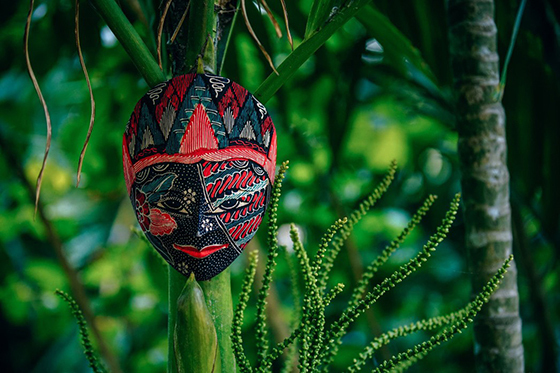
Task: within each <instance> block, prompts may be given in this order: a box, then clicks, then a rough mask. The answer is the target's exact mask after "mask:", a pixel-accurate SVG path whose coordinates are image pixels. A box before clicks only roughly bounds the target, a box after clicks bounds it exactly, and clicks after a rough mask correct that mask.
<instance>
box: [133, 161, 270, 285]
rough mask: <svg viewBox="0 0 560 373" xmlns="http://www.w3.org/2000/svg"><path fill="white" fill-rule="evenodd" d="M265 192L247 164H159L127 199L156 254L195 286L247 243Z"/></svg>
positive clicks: (261, 175)
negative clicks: (192, 274) (193, 279)
mask: <svg viewBox="0 0 560 373" xmlns="http://www.w3.org/2000/svg"><path fill="white" fill-rule="evenodd" d="M270 189H271V186H270V181H269V179H268V177H267V176H266V173H265V171H264V169H263V168H262V167H261V166H259V165H258V164H256V163H255V162H252V161H247V160H228V161H222V162H205V161H202V162H199V163H196V164H181V163H161V164H156V165H153V166H149V167H146V168H145V169H143V170H142V171H140V172H138V173H137V174H136V180H135V182H134V184H133V185H132V189H131V199H132V203H133V205H134V206H135V209H136V216H137V218H138V222H139V223H140V226H141V227H142V230H143V231H144V233H145V234H146V236H147V237H148V239H149V241H150V242H151V243H152V244H153V245H154V247H155V248H156V249H157V250H158V252H159V253H160V254H161V255H162V256H163V257H164V259H165V260H166V261H167V262H168V263H169V264H170V265H171V266H173V267H174V268H175V269H177V270H178V271H179V272H181V273H183V274H184V275H186V276H188V275H189V274H190V273H191V272H194V274H195V277H196V279H197V280H199V281H200V280H206V279H209V278H212V277H213V276H215V275H217V274H218V273H220V272H221V271H223V270H224V269H225V268H226V267H228V266H229V265H230V264H231V262H233V260H234V259H235V258H237V256H238V255H239V254H240V253H241V251H242V250H243V248H245V246H246V245H247V243H248V242H249V240H251V238H253V236H254V235H255V233H256V231H257V228H258V227H259V225H260V223H261V221H262V219H263V216H264V212H265V209H266V205H267V203H268V197H269V193H270Z"/></svg>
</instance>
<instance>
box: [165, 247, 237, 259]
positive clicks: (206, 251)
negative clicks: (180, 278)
mask: <svg viewBox="0 0 560 373" xmlns="http://www.w3.org/2000/svg"><path fill="white" fill-rule="evenodd" d="M228 246H229V244H227V243H226V244H221V245H220V244H218V245H208V246H204V247H203V248H200V249H199V248H197V247H194V246H191V245H179V244H176V243H174V244H173V247H174V248H175V249H176V250H180V251H182V252H184V253H185V254H187V255H190V256H192V257H193V258H196V259H202V258H206V257H207V256H208V255H211V254H214V253H215V252H216V251H220V250H222V249H225V248H226V247H228Z"/></svg>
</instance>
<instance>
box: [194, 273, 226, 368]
mask: <svg viewBox="0 0 560 373" xmlns="http://www.w3.org/2000/svg"><path fill="white" fill-rule="evenodd" d="M198 284H199V285H200V287H201V288H202V290H203V291H204V296H205V297H206V305H207V306H208V310H209V311H210V316H212V320H214V326H215V327H216V334H217V335H218V348H219V349H220V359H221V362H222V364H221V365H222V367H223V371H224V372H235V357H234V356H233V348H232V343H231V324H232V320H233V305H232V298H231V275H230V269H229V267H228V268H226V269H225V270H224V271H223V272H222V273H220V274H219V275H217V276H216V277H213V278H211V279H210V280H208V281H200V282H199V283H198Z"/></svg>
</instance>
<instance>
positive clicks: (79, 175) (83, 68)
mask: <svg viewBox="0 0 560 373" xmlns="http://www.w3.org/2000/svg"><path fill="white" fill-rule="evenodd" d="M75 5H76V13H75V16H74V20H75V25H76V28H75V30H74V31H75V34H76V48H78V56H79V57H80V65H81V66H82V70H83V72H84V76H85V77H86V82H87V86H88V90H89V98H90V102H91V116H90V118H89V128H88V133H87V136H86V141H85V142H84V147H83V148H82V152H81V153H80V160H79V161H78V175H77V178H76V187H77V186H78V185H80V179H81V177H82V165H83V163H84V157H85V155H86V149H87V146H88V143H89V138H90V136H91V132H92V131H93V123H94V122H95V99H94V98H93V89H92V88H91V81H90V80H89V74H88V71H87V68H86V63H85V62H84V56H83V54H82V47H81V45H80V1H79V0H75Z"/></svg>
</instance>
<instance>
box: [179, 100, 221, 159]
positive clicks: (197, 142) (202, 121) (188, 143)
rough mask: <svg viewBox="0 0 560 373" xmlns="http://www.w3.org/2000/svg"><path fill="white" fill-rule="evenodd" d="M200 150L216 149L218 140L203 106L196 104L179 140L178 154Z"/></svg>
mask: <svg viewBox="0 0 560 373" xmlns="http://www.w3.org/2000/svg"><path fill="white" fill-rule="evenodd" d="M202 149H209V150H212V149H216V150H217V149H218V140H217V139H216V135H215V134H214V130H213V129H212V126H211V124H210V119H209V118H208V114H206V110H205V109H204V106H203V105H201V104H198V105H197V106H196V108H195V109H194V112H193V113H192V115H191V119H190V121H189V124H188V125H187V130H186V131H185V134H184V135H183V138H182V139H181V147H180V149H179V153H180V154H193V153H195V152H196V151H199V150H202Z"/></svg>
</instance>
